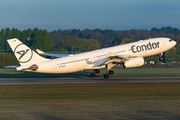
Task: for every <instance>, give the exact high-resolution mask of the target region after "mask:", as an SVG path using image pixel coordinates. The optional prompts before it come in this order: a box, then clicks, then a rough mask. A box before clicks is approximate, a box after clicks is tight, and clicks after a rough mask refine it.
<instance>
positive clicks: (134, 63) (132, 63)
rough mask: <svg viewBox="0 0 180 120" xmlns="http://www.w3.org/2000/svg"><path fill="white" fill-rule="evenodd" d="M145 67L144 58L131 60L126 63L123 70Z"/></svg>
mask: <svg viewBox="0 0 180 120" xmlns="http://www.w3.org/2000/svg"><path fill="white" fill-rule="evenodd" d="M142 65H144V58H143V57H136V58H132V59H129V60H127V61H125V62H124V64H123V68H132V67H139V66H142Z"/></svg>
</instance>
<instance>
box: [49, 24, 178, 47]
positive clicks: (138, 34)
mask: <svg viewBox="0 0 180 120" xmlns="http://www.w3.org/2000/svg"><path fill="white" fill-rule="evenodd" d="M49 34H50V35H51V37H52V39H53V43H54V45H57V44H59V42H60V41H62V40H63V39H64V37H66V36H72V37H79V38H83V39H94V40H97V41H98V43H99V45H100V48H102V47H106V46H111V45H118V44H120V43H121V41H122V40H123V39H124V38H128V39H133V40H135V41H137V40H143V39H147V38H154V37H169V38H171V39H174V38H175V37H180V30H179V29H178V28H172V27H162V28H160V29H158V28H155V27H153V28H152V29H151V30H144V29H142V30H134V29H132V30H124V31H121V30H108V29H107V30H100V29H95V30H91V29H85V30H79V29H72V30H61V29H59V30H57V31H52V32H49Z"/></svg>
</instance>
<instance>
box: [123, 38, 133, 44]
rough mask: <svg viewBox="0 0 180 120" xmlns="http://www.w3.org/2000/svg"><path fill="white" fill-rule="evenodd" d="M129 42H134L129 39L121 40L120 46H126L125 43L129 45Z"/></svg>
mask: <svg viewBox="0 0 180 120" xmlns="http://www.w3.org/2000/svg"><path fill="white" fill-rule="evenodd" d="M130 42H134V40H133V39H129V38H124V39H123V40H122V42H121V43H120V45H122V44H126V43H130Z"/></svg>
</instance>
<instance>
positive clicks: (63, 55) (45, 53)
mask: <svg viewBox="0 0 180 120" xmlns="http://www.w3.org/2000/svg"><path fill="white" fill-rule="evenodd" d="M36 51H37V52H38V53H39V54H41V55H47V56H52V57H58V58H60V57H66V56H72V55H74V54H55V53H47V52H43V51H41V50H39V49H36Z"/></svg>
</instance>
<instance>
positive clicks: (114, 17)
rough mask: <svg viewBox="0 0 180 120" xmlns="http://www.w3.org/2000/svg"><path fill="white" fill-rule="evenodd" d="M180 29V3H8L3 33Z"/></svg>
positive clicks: (2, 6) (0, 6)
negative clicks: (36, 29)
mask: <svg viewBox="0 0 180 120" xmlns="http://www.w3.org/2000/svg"><path fill="white" fill-rule="evenodd" d="M162 26H164V27H166V26H172V27H176V28H180V0H4V1H0V29H4V28H7V27H9V28H17V29H20V30H24V29H28V28H31V29H33V28H35V27H38V28H39V29H47V30H48V31H53V30H58V29H59V28H60V29H62V30H64V29H73V28H76V29H81V30H82V29H86V28H88V29H95V28H100V29H115V30H129V29H151V28H152V27H157V28H161V27H162Z"/></svg>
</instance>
